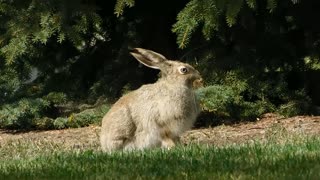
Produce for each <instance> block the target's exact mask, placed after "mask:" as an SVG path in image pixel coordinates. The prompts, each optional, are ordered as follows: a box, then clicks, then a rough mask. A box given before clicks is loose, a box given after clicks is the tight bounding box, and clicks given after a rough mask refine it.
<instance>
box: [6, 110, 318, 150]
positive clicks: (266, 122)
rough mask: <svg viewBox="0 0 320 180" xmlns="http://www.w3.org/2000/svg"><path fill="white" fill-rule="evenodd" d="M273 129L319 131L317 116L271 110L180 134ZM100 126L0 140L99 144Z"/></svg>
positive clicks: (242, 138)
mask: <svg viewBox="0 0 320 180" xmlns="http://www.w3.org/2000/svg"><path fill="white" fill-rule="evenodd" d="M275 129H278V130H279V129H282V130H285V131H286V132H287V133H303V134H306V135H320V116H296V117H291V118H282V117H280V116H277V115H274V114H265V115H264V116H263V117H262V118H261V119H257V120H256V121H255V122H240V123H237V124H231V125H224V124H222V125H218V126H215V127H206V128H198V129H192V130H190V131H187V132H186V133H185V134H184V135H183V136H182V137H181V142H182V143H183V144H189V143H200V144H214V145H224V144H229V143H232V144H234V143H245V142H250V141H253V140H255V141H256V140H258V141H259V140H264V139H265V138H266V137H267V136H268V135H270V133H271V134H272V133H273V131H275ZM99 133H100V127H99V126H89V127H83V128H74V129H63V130H49V131H30V132H16V131H7V130H0V144H1V143H5V142H9V141H11V142H12V141H27V140H28V141H30V140H32V141H45V142H50V143H52V144H56V145H63V146H64V147H66V148H87V147H99Z"/></svg>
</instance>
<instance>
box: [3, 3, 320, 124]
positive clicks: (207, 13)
mask: <svg viewBox="0 0 320 180" xmlns="http://www.w3.org/2000/svg"><path fill="white" fill-rule="evenodd" d="M317 7H320V3H319V1H317V0H311V1H300V0H283V1H282V0H281V1H280V0H259V1H258V0H188V1H169V0H164V1H153V2H148V1H143V0H115V1H105V0H95V1H78V0H45V1H43V0H0V128H16V129H17V128H20V129H26V128H30V129H32V128H42V129H48V128H66V127H78V126H85V125H88V124H90V123H94V122H95V123H99V121H100V120H101V117H102V116H103V114H104V113H105V112H106V111H107V110H108V109H109V104H112V103H113V102H114V100H115V99H117V98H119V96H121V95H122V94H124V93H126V92H127V91H130V90H132V89H136V88H137V87H139V86H141V85H142V84H145V83H149V82H153V81H154V80H155V79H157V75H156V73H157V72H155V71H153V70H149V69H148V68H143V67H140V66H139V65H138V63H137V62H136V61H134V60H133V58H132V57H130V55H129V49H130V48H133V47H143V48H148V49H153V50H155V51H158V52H160V53H163V54H166V55H168V57H170V58H179V59H181V60H183V61H188V62H189V63H191V64H194V65H195V66H197V69H199V70H200V72H201V74H202V75H203V77H204V78H205V80H206V83H207V84H206V87H205V88H202V89H200V90H198V91H197V94H198V96H199V98H200V100H201V104H202V108H203V110H204V111H205V112H206V113H207V112H209V114H210V113H211V114H210V115H212V114H213V116H210V117H209V119H210V120H211V121H212V120H214V117H216V116H224V117H227V118H237V119H252V118H256V117H258V116H260V115H261V114H263V113H266V112H280V113H283V114H285V115H288V116H292V115H297V114H305V113H310V112H311V109H312V108H310V107H312V106H313V105H318V106H319V105H320V96H319V95H318V94H319V93H318V92H319V91H320V86H317V85H316V84H319V83H315V82H317V80H318V79H317V77H319V74H320V72H319V71H320V68H319V67H320V63H319V59H320V58H319V57H320V53H319V52H320V51H319V48H320V45H319V44H320V43H319V42H320V38H319V32H320V27H319V25H318V23H315V22H314V17H319V16H320V13H319V12H320V11H319V10H318V9H317ZM130 58H131V59H130Z"/></svg>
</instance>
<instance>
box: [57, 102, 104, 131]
mask: <svg viewBox="0 0 320 180" xmlns="http://www.w3.org/2000/svg"><path fill="white" fill-rule="evenodd" d="M109 109H110V105H101V106H98V107H95V108H92V109H86V110H84V111H82V112H80V113H73V114H71V115H69V117H67V118H63V117H58V118H57V119H55V120H54V121H53V127H54V129H64V128H78V127H84V126H88V125H90V124H100V122H101V119H102V118H103V116H104V115H105V114H106V113H107V112H108V110H109Z"/></svg>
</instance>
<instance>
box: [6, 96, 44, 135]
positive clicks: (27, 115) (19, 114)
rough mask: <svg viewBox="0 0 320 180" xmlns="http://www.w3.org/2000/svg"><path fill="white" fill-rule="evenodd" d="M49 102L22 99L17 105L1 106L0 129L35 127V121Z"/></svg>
mask: <svg viewBox="0 0 320 180" xmlns="http://www.w3.org/2000/svg"><path fill="white" fill-rule="evenodd" d="M49 105H50V102H48V101H44V100H43V99H40V98H37V99H22V100H20V101H18V102H17V103H13V104H11V105H5V106H2V108H1V109H0V127H1V128H25V129H30V128H33V127H34V126H35V122H34V121H36V119H38V118H40V116H41V114H42V113H44V111H45V110H46V109H47V108H48V107H49Z"/></svg>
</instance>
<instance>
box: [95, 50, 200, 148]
mask: <svg viewBox="0 0 320 180" xmlns="http://www.w3.org/2000/svg"><path fill="white" fill-rule="evenodd" d="M131 55H132V56H133V57H135V58H136V59H137V60H138V61H139V62H140V63H142V64H144V65H145V66H147V67H150V68H153V69H159V70H160V71H161V77H160V78H159V79H158V81H157V82H155V83H153V84H147V85H143V86H141V87H140V88H139V89H137V90H134V91H132V92H130V93H128V94H126V95H124V96H122V97H121V98H120V99H119V100H118V101H117V102H116V103H115V104H114V105H113V106H112V107H111V109H110V110H109V112H108V113H107V114H106V115H105V116H104V117H103V119H102V127H101V134H100V143H101V148H102V150H103V151H104V152H110V151H115V150H135V149H138V150H142V149H145V148H165V149H170V148H172V147H174V146H175V145H176V144H177V143H178V142H179V139H180V138H179V137H180V135H181V134H182V133H183V132H185V131H186V130H189V129H191V128H192V126H193V124H194V122H195V120H196V118H197V116H198V115H199V113H200V104H199V101H198V100H197V98H196V96H195V92H194V89H195V87H194V86H196V85H197V86H201V84H202V78H201V75H200V73H199V72H198V71H197V70H195V69H194V68H193V67H192V66H191V65H189V64H186V63H182V62H179V61H173V60H168V59H166V58H165V57H164V56H163V55H161V54H159V53H156V52H154V51H151V50H147V49H142V48H135V49H133V50H132V52H131Z"/></svg>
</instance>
